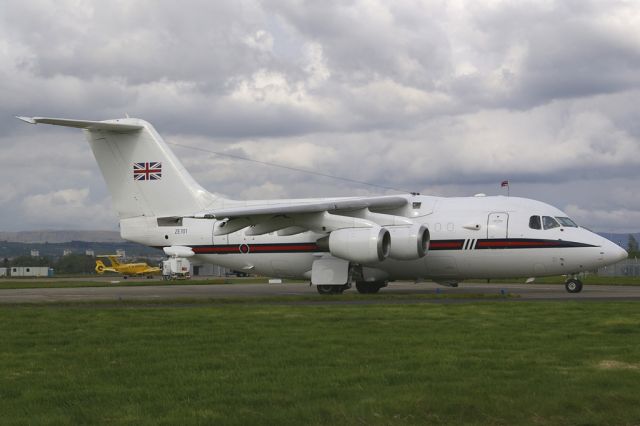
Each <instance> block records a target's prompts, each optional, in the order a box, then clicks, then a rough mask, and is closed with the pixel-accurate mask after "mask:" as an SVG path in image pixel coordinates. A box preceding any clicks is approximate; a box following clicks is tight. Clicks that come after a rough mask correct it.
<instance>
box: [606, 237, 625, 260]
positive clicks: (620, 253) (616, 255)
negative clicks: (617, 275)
mask: <svg viewBox="0 0 640 426" xmlns="http://www.w3.org/2000/svg"><path fill="white" fill-rule="evenodd" d="M628 256H629V253H627V251H626V250H625V249H623V248H622V247H620V246H619V245H617V244H615V243H612V242H610V243H609V244H607V246H606V247H605V250H604V260H605V262H606V263H608V264H611V263H617V262H620V261H621V260H624V259H626V258H627V257H628Z"/></svg>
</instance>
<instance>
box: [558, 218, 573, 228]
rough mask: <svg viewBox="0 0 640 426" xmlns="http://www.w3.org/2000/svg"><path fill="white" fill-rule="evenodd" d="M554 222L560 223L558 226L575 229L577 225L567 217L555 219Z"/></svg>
mask: <svg viewBox="0 0 640 426" xmlns="http://www.w3.org/2000/svg"><path fill="white" fill-rule="evenodd" d="M556 220H557V221H558V222H560V225H562V226H566V227H568V228H577V227H578V225H576V223H575V222H574V221H572V220H571V219H569V218H568V217H556Z"/></svg>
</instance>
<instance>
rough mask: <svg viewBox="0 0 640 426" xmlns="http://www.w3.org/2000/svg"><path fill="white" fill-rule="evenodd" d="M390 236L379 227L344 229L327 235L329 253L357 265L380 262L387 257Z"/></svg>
mask: <svg viewBox="0 0 640 426" xmlns="http://www.w3.org/2000/svg"><path fill="white" fill-rule="evenodd" d="M390 245H391V236H390V234H389V231H388V230H386V229H385V228H381V227H373V228H344V229H338V230H336V231H333V232H331V234H329V251H330V252H331V254H332V255H334V256H335V257H339V258H341V259H346V260H349V261H352V262H357V263H373V262H380V261H383V260H384V259H386V258H387V256H389V248H390Z"/></svg>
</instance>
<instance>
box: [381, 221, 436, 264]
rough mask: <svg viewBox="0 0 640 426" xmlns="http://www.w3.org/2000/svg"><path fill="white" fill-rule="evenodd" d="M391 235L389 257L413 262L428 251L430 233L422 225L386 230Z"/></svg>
mask: <svg viewBox="0 0 640 426" xmlns="http://www.w3.org/2000/svg"><path fill="white" fill-rule="evenodd" d="M387 229H388V230H389V234H390V235H391V249H390V250H389V257H390V258H392V259H396V260H415V259H420V258H421V257H424V255H426V254H427V250H429V240H430V238H431V237H430V233H429V229H428V228H427V227H426V226H424V225H414V226H403V227H392V228H387Z"/></svg>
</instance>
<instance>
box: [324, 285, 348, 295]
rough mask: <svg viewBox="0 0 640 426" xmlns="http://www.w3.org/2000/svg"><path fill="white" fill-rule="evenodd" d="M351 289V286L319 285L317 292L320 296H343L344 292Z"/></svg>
mask: <svg viewBox="0 0 640 426" xmlns="http://www.w3.org/2000/svg"><path fill="white" fill-rule="evenodd" d="M348 288H349V284H345V285H317V286H316V290H318V293H320V294H342V292H343V291H345V290H346V289H348Z"/></svg>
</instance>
